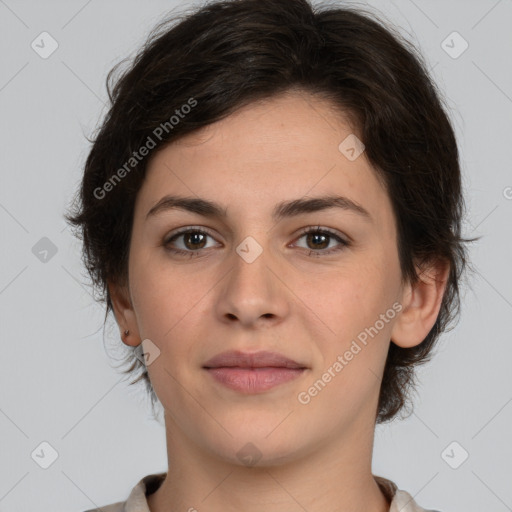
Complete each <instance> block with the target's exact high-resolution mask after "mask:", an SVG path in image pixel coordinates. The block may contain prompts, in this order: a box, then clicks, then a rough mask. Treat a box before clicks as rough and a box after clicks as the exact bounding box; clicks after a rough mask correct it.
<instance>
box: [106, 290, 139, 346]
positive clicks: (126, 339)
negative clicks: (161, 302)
mask: <svg viewBox="0 0 512 512" xmlns="http://www.w3.org/2000/svg"><path fill="white" fill-rule="evenodd" d="M108 291H109V296H110V301H111V302H112V309H113V311H114V316H115V318H116V322H117V325H118V326H119V329H120V331H121V340H122V341H123V343H125V344H126V345H130V346H133V347H135V346H137V345H139V344H140V342H141V338H140V335H139V329H138V325H137V319H136V317H135V312H134V310H133V305H132V301H131V298H130V292H129V290H128V287H127V286H121V285H119V284H117V283H112V282H110V281H109V282H108Z"/></svg>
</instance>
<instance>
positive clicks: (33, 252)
mask: <svg viewBox="0 0 512 512" xmlns="http://www.w3.org/2000/svg"><path fill="white" fill-rule="evenodd" d="M176 5H178V2H171V1H156V0H154V1H152V2H142V1H139V2H135V1H122V2H121V1H120V0H117V1H113V0H109V1H99V0H92V1H89V2H87V1H82V0H80V1H67V2H64V1H62V2H56V1H53V2H50V1H46V2H36V1H20V0H18V1H15V0H5V1H2V0H0V40H1V47H0V48H1V53H0V55H1V59H2V61H1V64H2V65H1V67H0V109H1V115H0V123H1V133H0V135H1V141H2V151H1V152H0V169H1V170H0V172H1V188H0V225H1V229H2V231H1V239H2V260H1V266H0V311H1V323H0V330H1V332H0V334H1V338H0V339H1V349H2V371H1V373H0V511H7V510H9V511H12V512H17V511H27V510H38V511H40V512H45V511H48V512H50V511H52V512H55V511H57V510H62V511H81V510H85V509H88V508H92V507H94V506H100V505H104V504H107V503H111V502H114V501H117V500H124V499H126V497H127V496H128V492H129V490H130V489H131V488H132V486H133V485H134V484H135V483H136V482H137V481H138V480H139V479H140V478H142V476H145V475H146V474H149V473H155V472H158V471H164V470H166V453H165V437H164V429H163V427H162V426H161V425H160V424H158V422H156V421H154V420H151V418H150V414H149V409H148V408H147V404H146V402H145V401H144V395H143V388H141V387H139V388H137V387H131V388H129V387H128V384H127V382H126V380H124V379H123V378H122V376H121V375H120V374H118V373H116V370H115V369H114V368H113V367H112V364H113V363H112V361H111V359H109V357H108V355H107V354H106V352H105V348H104V344H103V338H102V335H103V333H102V328H101V327H102V318H103V311H102V309H101V308H100V307H99V306H98V305H97V304H95V303H94V301H93V298H92V296H91V294H90V292H91V290H90V288H89V287H88V286H87V279H86V275H85V271H84V269H83V268H82V266H81V262H80V252H79V251H80V246H79V242H78V241H76V240H75V239H74V238H73V236H72V234H71V233H70V231H69V228H67V227H66V224H65V222H64V220H63V218H62V214H63V212H64V210H65V207H66V206H67V204H68V202H69V200H70V198H71V196H72V194H73V192H74V191H75V189H76V186H77V183H78V180H79V177H80V172H81V167H82V165H83V163H84V161H85V158H86V155H87V151H88V148H89V143H88V142H87V141H86V139H85V135H91V133H92V130H93V129H94V127H95V126H96V124H97V122H98V119H99V118H100V116H102V115H103V114H104V113H105V112H106V109H105V103H106V99H107V96H106V89H105V77H106V74H107V72H108V70H109V69H110V68H111V67H112V66H113V65H114V64H115V63H116V62H118V61H119V60H120V59H121V58H122V57H125V56H127V55H129V54H131V53H132V52H133V51H135V50H136V49H137V48H138V47H139V46H140V44H141V43H142V42H143V41H144V39H145V37H146V35H147V33H148V31H149V30H150V29H151V28H152V27H153V26H154V25H155V24H156V22H157V21H158V20H159V19H161V17H162V16H163V15H164V14H165V13H166V12H167V11H169V10H170V9H171V8H173V7H175V6H176ZM186 5H191V4H190V3H189V2H180V3H179V6H180V7H181V6H186ZM365 5H366V4H365ZM370 5H371V6H374V7H375V8H376V9H377V10H378V12H381V13H383V14H385V15H386V16H387V18H388V20H390V21H391V22H393V23H395V24H396V25H398V26H399V27H400V31H401V32H402V33H404V34H405V35H406V36H407V37H409V38H411V39H412V40H413V42H415V43H416V44H418V45H419V47H420V49H421V51H422V52H423V54H424V55H425V56H426V59H427V62H428V64H429V67H430V68H431V69H432V74H433V76H434V78H435V80H436V81H437V83H438V84H439V86H440V87H441V89H442V91H444V94H445V96H446V99H447V102H448V105H449V108H450V116H451V118H452V120H453V123H454V126H455V129H456V132H457V137H458V140H459V144H460V151H461V161H462V168H463V172H464V183H465V189H466V194H467V201H468V207H469V211H470V216H469V218H468V219H467V221H466V224H465V235H466V236H475V235H481V236H482V239H481V240H480V241H479V242H478V243H476V244H474V246H473V248H472V249H471V257H472V260H473V264H474V267H475V269H476V273H475V275H474V277H473V278H472V279H471V281H470V286H466V287H465V288H464V295H463V301H464V302H463V312H462V317H461V321H460V322H459V324H458V325H457V327H456V328H455V329H454V330H453V331H451V332H450V333H448V334H446V335H444V336H443V337H442V339H441V340H440V343H439V348H438V350H437V354H436V356H435V357H434V360H433V362H432V363H431V364H430V365H427V366H425V367H424V368H422V369H421V370H420V372H419V379H420V382H421V384H420V386H419V388H418V395H417V396H416V407H415V412H414V413H413V414H412V415H411V416H410V417H409V418H407V419H406V420H404V421H395V422H393V423H392V424H390V425H386V426H379V427H378V428H377V432H376V440H375V455H374V473H375V474H378V475H382V476H385V477H388V478H391V479H392V480H394V481H396V482H397V484H398V485H399V487H400V488H402V489H405V490H407V491H408V492H410V493H411V494H412V495H413V496H415V498H416V500H417V501H418V503H419V504H420V505H421V506H423V507H426V508H429V507H431V508H436V509H439V510H442V511H443V512H458V511H462V510H464V511H467V512H476V511H482V510H486V511H489V510H492V511H495V512H501V511H506V510H512V470H511V460H512V443H511V441H510V432H511V423H512V403H511V402H512V385H511V384H512V377H511V375H512V372H511V371H510V363H511V360H512V357H511V356H512V344H511V335H510V325H509V322H510V318H511V312H512V273H511V272H510V261H511V255H512V243H511V228H510V226H511V223H510V221H511V217H512V188H511V187H512V172H511V164H510V162H511V151H510V147H511V143H512V139H511V135H512V70H511V66H510V51H511V49H512V46H511V43H512V30H511V28H510V27H511V26H512V1H510V0H500V1H495V0H481V1H476V0H473V1H462V0H459V1H449V2H446V1H429V2H420V1H419V0H415V1H412V0H396V1H394V2H393V1H384V0H382V1H374V2H370ZM43 31H47V32H49V33H50V34H51V36H52V37H53V38H54V39H55V40H56V41H57V42H58V45H59V47H58V49H57V50H56V51H55V52H54V53H53V54H52V55H51V56H50V57H49V58H47V59H43V58H41V57H40V56H39V54H37V53H36V52H35V51H34V50H33V49H32V48H31V43H32V41H34V40H36V41H37V39H36V38H37V37H38V36H39V34H40V33H41V32H43ZM453 31H457V32H458V33H459V34H460V35H461V36H462V37H463V38H464V40H466V41H467V42H468V44H469V47H468V48H467V50H466V51H465V52H464V53H462V54H461V55H460V56H458V57H457V58H453V57H452V56H450V55H449V54H448V53H447V52H446V51H445V49H444V48H443V46H442V43H443V41H444V40H445V39H446V38H447V36H449V35H450V34H451V33H452V32H453ZM448 41H450V39H448ZM460 43H461V41H460V40H454V43H453V44H452V43H449V44H450V45H451V46H453V47H454V49H452V51H456V50H457V49H460V48H461V46H460ZM445 44H446V43H445ZM46 48H48V46H46ZM43 237H47V238H48V239H49V240H51V243H52V244H53V245H54V246H55V249H56V253H55V254H52V252H51V250H50V252H48V253H47V254H45V253H44V252H41V251H42V250H43V249H45V247H46V248H47V246H48V245H49V243H48V241H47V240H44V241H42V242H41V241H40V240H41V239H42V238H43ZM38 244H39V245H38ZM34 247H35V249H34ZM55 249H54V250H55ZM106 338H107V342H108V343H109V345H112V344H113V345H115V344H117V343H118V330H117V329H116V328H113V329H111V330H110V331H109V330H107V332H106ZM454 441H455V442H457V443H458V445H456V446H455V448H454V450H453V451H452V450H451V448H452V447H453V446H452V447H450V448H449V449H448V450H447V451H445V449H446V448H447V447H448V446H449V445H450V444H451V443H452V442H454ZM42 442H47V443H49V444H50V445H51V446H52V447H53V448H54V449H55V450H56V451H57V452H58V458H57V460H56V461H55V462H54V463H53V464H52V465H51V466H50V467H49V468H48V469H42V468H41V467H40V464H41V463H44V460H43V459H44V458H45V457H49V453H50V452H49V450H48V449H47V448H44V446H43V451H41V447H40V444H41V443H42ZM34 450H36V453H39V454H40V456H39V459H38V457H37V456H36V455H34V458H33V457H32V456H31V454H33V452H34ZM462 450H465V451H467V452H468V454H469V458H468V459H467V460H466V461H465V462H464V463H463V464H461V465H460V466H459V467H458V468H457V469H453V468H452V467H450V466H449V465H448V463H447V462H446V461H450V463H451V464H452V465H457V464H459V463H460V461H461V460H462V459H461V454H462V453H463V452H462ZM43 453H44V456H43V455H42V454H43ZM443 454H444V455H443ZM34 459H36V460H37V461H38V463H36V461H35V460H34Z"/></svg>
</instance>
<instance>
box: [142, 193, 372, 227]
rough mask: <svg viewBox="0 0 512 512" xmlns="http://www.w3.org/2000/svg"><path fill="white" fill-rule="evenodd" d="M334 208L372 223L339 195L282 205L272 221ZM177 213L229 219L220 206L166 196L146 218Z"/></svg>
mask: <svg viewBox="0 0 512 512" xmlns="http://www.w3.org/2000/svg"><path fill="white" fill-rule="evenodd" d="M331 208H339V209H342V210H346V211H350V212H354V213H357V214H358V215H360V216H361V217H363V218H364V219H366V220H367V221H369V222H371V221H372V217H371V215H370V214H369V212H368V211H367V210H365V209H364V208H363V207H362V206H361V205H360V204H358V203H356V202H355V201H352V200H351V199H349V198H348V197H343V196H338V195H330V196H322V197H313V198H307V199H302V198H301V199H294V200H291V201H283V202H281V203H279V204H277V205H276V206H275V207H274V209H273V211H272V219H273V220H274V221H276V222H277V221H279V220H282V219H284V218H290V217H295V216H298V215H301V214H304V213H313V212H319V211H323V210H328V209H331ZM176 209H177V210H183V211H187V212H191V213H196V214H198V215H202V216H204V217H209V218H220V219H225V218H227V216H228V215H227V208H225V207H223V206H221V205H220V204H218V203H214V202H212V201H208V200H206V199H202V198H197V197H182V196H174V195H167V196H164V197H162V199H160V201H158V203H156V204H155V206H153V207H152V208H151V209H150V210H149V211H148V213H147V214H146V220H147V219H148V218H149V217H153V216H155V215H156V214H158V213H161V212H164V211H168V210H176Z"/></svg>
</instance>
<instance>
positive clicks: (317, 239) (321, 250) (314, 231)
mask: <svg viewBox="0 0 512 512" xmlns="http://www.w3.org/2000/svg"><path fill="white" fill-rule="evenodd" d="M301 238H305V239H306V247H305V249H310V251H309V253H308V254H309V256H312V255H315V256H324V255H327V254H332V253H334V252H337V251H341V250H342V249H343V248H345V247H348V246H349V245H350V243H349V242H348V241H347V240H345V239H343V238H341V236H339V235H338V234H337V233H335V232H334V231H331V230H330V229H328V228H322V227H321V226H314V227H309V228H305V229H304V230H303V231H302V234H301V236H300V237H299V238H298V240H300V239H301ZM332 241H336V242H338V245H337V246H334V247H331V248H328V247H329V245H330V243H331V242H332Z"/></svg>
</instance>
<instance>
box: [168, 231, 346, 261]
mask: <svg viewBox="0 0 512 512" xmlns="http://www.w3.org/2000/svg"><path fill="white" fill-rule="evenodd" d="M187 233H200V234H202V235H207V236H209V237H211V238H213V236H212V235H211V234H210V233H209V232H208V231H205V230H204V229H200V228H193V227H186V228H183V229H181V230H179V231H177V232H176V233H173V234H172V236H170V237H168V238H167V239H165V240H164V242H163V244H162V245H163V246H164V247H165V248H166V250H167V251H169V252H172V253H174V254H178V255H183V256H189V257H190V258H192V257H195V256H199V255H200V250H196V251H192V250H188V251H184V250H183V249H176V248H172V247H169V244H170V243H171V242H173V241H174V240H176V239H177V238H178V237H180V236H181V235H184V234H187ZM310 233H313V234H324V235H328V236H329V237H331V238H334V239H336V241H338V242H339V243H340V246H338V247H335V248H331V249H321V250H318V251H317V250H313V249H309V252H308V256H315V257H319V256H327V255H330V254H333V253H335V252H338V251H341V250H343V249H344V248H345V247H349V246H350V245H351V243H350V242H349V241H348V240H345V239H343V238H341V237H340V236H339V235H338V234H336V233H335V232H334V231H332V230H330V229H328V228H322V227H321V226H312V227H307V228H303V229H302V230H301V232H300V235H299V237H298V238H297V240H299V239H301V238H302V237H303V236H305V235H308V234H310Z"/></svg>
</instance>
